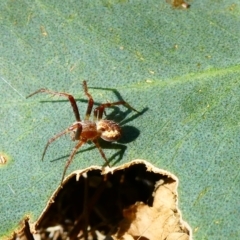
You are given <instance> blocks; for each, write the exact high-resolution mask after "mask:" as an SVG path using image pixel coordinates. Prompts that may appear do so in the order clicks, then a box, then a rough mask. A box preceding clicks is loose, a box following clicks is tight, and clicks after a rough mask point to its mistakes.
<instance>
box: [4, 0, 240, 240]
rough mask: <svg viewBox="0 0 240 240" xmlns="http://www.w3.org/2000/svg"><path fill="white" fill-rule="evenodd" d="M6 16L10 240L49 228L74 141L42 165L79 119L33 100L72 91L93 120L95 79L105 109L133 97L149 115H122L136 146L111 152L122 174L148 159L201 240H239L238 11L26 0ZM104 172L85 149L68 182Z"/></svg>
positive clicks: (51, 102)
mask: <svg viewBox="0 0 240 240" xmlns="http://www.w3.org/2000/svg"><path fill="white" fill-rule="evenodd" d="M0 9H1V10H0V21H1V28H0V36H1V45H0V52H1V56H0V59H1V60H0V94H1V121H0V129H1V138H0V154H1V155H2V156H5V157H6V158H7V159H8V163H7V165H4V166H1V167H0V177H1V182H0V191H1V198H0V233H1V234H0V237H3V236H6V235H7V234H9V233H11V232H12V231H13V230H14V229H15V227H16V226H17V225H18V223H19V221H20V220H21V219H22V218H23V217H24V216H26V215H30V217H31V221H35V220H36V219H37V218H38V216H39V215H40V213H41V211H42V210H43V209H44V206H45V204H46V202H47V201H48V199H49V197H50V196H51V194H52V192H53V191H54V190H55V189H56V187H57V186H58V185H59V182H60V179H61V176H62V172H63V168H64V164H65V162H66V160H67V157H68V156H69V154H70V152H71V149H72V148H73V146H74V142H72V141H71V139H70V137H69V136H66V137H63V138H61V139H59V140H58V141H56V142H54V143H53V144H52V145H51V146H50V147H49V149H48V151H47V153H46V156H45V159H44V161H43V162H41V161H40V159H41V156H42V152H43V149H44V146H45V144H46V142H47V140H48V139H49V138H51V137H52V136H53V135H54V134H56V133H58V132H60V131H62V130H63V129H65V128H67V127H68V126H70V125H71V124H72V123H73V122H74V121H75V119H74V115H73V113H72V109H71V106H70V104H69V102H68V101H67V100H66V99H64V98H61V97H51V96H49V95H46V94H39V95H36V96H33V97H32V98H29V99H25V96H27V95H29V94H30V93H32V92H34V91H36V90H37V89H39V88H42V87H44V88H48V89H51V90H55V91H65V92H69V93H71V94H73V95H74V96H75V98H76V99H77V103H78V105H79V110H80V114H81V117H82V118H84V114H85V111H86V106H87V101H86V96H85V95H84V93H83V91H82V86H81V85H82V81H83V80H84V79H86V80H87V82H88V85H89V91H90V92H91V94H92V95H93V97H94V100H95V103H96V104H100V103H102V102H113V101H119V99H120V98H123V99H124V100H126V101H127V102H129V103H130V104H131V105H132V106H133V107H134V108H136V109H137V110H139V111H140V112H141V113H142V114H140V115H137V114H136V113H135V112H131V111H128V110H126V109H125V108H124V107H120V110H121V111H123V114H122V115H121V116H124V119H121V120H122V121H121V123H122V125H123V129H124V133H125V135H124V136H123V139H122V141H121V142H120V143H119V144H116V145H111V144H109V145H106V148H104V152H105V154H106V155H107V157H108V158H109V159H110V160H111V164H112V165H119V164H122V163H125V162H128V161H130V160H133V159H136V158H141V159H146V160H148V161H149V162H151V163H152V164H154V165H156V166H157V167H159V168H162V169H166V170H167V171H170V172H173V173H174V174H175V175H176V176H178V177H179V179H180V186H179V205H180V209H181V210H182V213H183V218H184V219H185V220H186V221H187V222H188V223H189V224H190V226H191V227H192V228H193V233H194V237H195V238H196V239H219V237H221V238H222V239H228V238H231V239H239V237H240V230H239V199H240V191H239V186H240V176H239V156H240V126H239V118H240V107H239V102H240V97H239V91H240V66H239V59H240V58H239V39H240V28H239V26H240V14H239V12H240V11H239V9H240V5H239V3H236V2H234V1H231V0H226V1H222V0H220V1H217V2H216V1H206V0H203V1H194V2H192V6H191V8H190V9H188V10H180V9H175V8H173V7H172V6H171V5H169V4H167V3H166V2H165V1H157V0H154V1H136V0H132V1H128V0H125V1H123V0H119V1H117V0H102V1H87V0H85V1H75V0H72V1H67V2H64V3H63V2H62V1H61V2H60V1H46V0H45V1H44V0H41V1H35V2H31V1H26V0H24V1H2V2H1V3H0ZM114 89H116V90H117V92H116V91H115V90H114ZM116 93H117V94H116ZM118 93H119V94H120V95H119V94H118ZM111 112H112V111H111V110H108V111H107V114H111ZM121 116H120V117H121ZM113 118H114V119H113V120H115V119H118V116H113ZM116 121H117V120H116ZM121 144H122V145H125V146H126V149H125V152H124V154H123V156H122V157H120V160H119V158H118V152H119V149H120V150H121V149H123V147H121V146H119V145H121ZM104 146H105V145H104ZM102 164H103V160H102V158H101V156H100V154H99V152H98V151H97V149H95V148H93V145H85V146H84V147H83V148H82V149H81V150H80V151H79V153H78V154H77V155H76V156H75V158H74V160H73V162H72V164H71V165H70V167H69V169H68V171H67V173H68V174H69V173H70V172H71V171H73V170H76V169H82V168H85V167H88V166H90V165H102Z"/></svg>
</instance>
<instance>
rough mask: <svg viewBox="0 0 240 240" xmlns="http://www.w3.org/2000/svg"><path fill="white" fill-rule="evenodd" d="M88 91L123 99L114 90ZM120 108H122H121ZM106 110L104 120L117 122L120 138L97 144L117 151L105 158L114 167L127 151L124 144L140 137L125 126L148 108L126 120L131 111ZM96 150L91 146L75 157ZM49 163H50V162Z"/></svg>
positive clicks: (133, 129)
mask: <svg viewBox="0 0 240 240" xmlns="http://www.w3.org/2000/svg"><path fill="white" fill-rule="evenodd" d="M88 88H89V89H101V90H107V91H112V92H114V94H115V95H116V97H117V99H118V101H124V99H123V98H122V96H121V94H120V93H119V92H118V91H117V90H116V89H114V88H100V87H88ZM75 100H76V102H79V101H80V102H84V103H88V100H87V99H75ZM41 102H51V103H52V102H69V100H68V99H66V100H56V101H50V100H43V101H41ZM95 104H96V105H97V106H99V105H101V104H102V103H98V102H95V101H94V105H95ZM121 108H122V107H121ZM107 109H112V111H111V112H110V113H109V114H106V112H104V114H105V117H106V119H108V120H114V121H115V122H117V123H118V124H119V125H120V126H121V129H122V137H121V138H120V140H119V141H117V142H106V141H104V140H102V139H99V144H100V146H101V148H102V149H119V150H118V151H117V152H116V153H114V154H113V155H112V156H111V157H107V159H108V161H109V162H110V163H111V162H112V161H114V162H113V164H111V165H115V164H116V163H118V162H120V161H121V159H122V158H123V155H124V153H125V151H126V150H127V146H125V145H124V144H127V143H130V142H132V141H134V140H135V139H136V138H137V137H138V136H139V135H140V131H139V130H138V129H137V128H135V127H133V126H129V125H125V124H127V123H129V122H131V121H133V120H134V119H136V118H138V117H139V116H141V115H143V114H144V113H145V112H146V111H147V110H148V107H146V108H144V109H143V110H142V111H140V112H139V111H138V112H135V114H134V115H132V116H131V117H130V118H127V116H128V115H129V114H130V113H131V112H133V110H132V109H129V108H127V109H126V110H125V111H123V110H121V109H120V107H119V106H111V107H109V108H107ZM89 144H92V143H91V142H89ZM93 149H96V147H95V146H91V147H89V148H87V149H83V150H79V151H78V152H77V153H76V155H78V154H79V153H82V152H86V151H90V150H93ZM67 157H69V155H65V156H62V157H59V158H56V159H54V160H52V161H57V160H60V159H63V158H67ZM52 161H51V162H52ZM105 165H106V164H104V165H103V166H105Z"/></svg>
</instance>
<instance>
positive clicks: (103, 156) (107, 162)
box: [93, 140, 110, 167]
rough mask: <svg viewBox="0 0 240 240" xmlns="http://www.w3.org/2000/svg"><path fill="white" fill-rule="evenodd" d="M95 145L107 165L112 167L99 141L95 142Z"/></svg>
mask: <svg viewBox="0 0 240 240" xmlns="http://www.w3.org/2000/svg"><path fill="white" fill-rule="evenodd" d="M93 143H94V144H95V146H96V147H97V148H98V150H99V152H100V154H101V156H102V158H103V159H104V160H105V162H106V164H107V165H108V166H109V167H110V165H109V161H108V160H107V158H106V155H105V153H104V152H103V150H102V148H101V147H100V145H99V143H98V141H97V140H93Z"/></svg>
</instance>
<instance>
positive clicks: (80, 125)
mask: <svg viewBox="0 0 240 240" xmlns="http://www.w3.org/2000/svg"><path fill="white" fill-rule="evenodd" d="M83 90H84V93H85V95H86V96H87V98H88V106H87V111H86V114H85V118H84V120H81V118H80V114H79V111H78V106H77V104H76V100H75V99H74V97H73V96H72V95H71V94H68V93H65V92H55V91H51V90H48V89H45V88H41V89H39V90H37V91H36V92H34V93H32V94H30V95H28V96H27V97H26V98H29V97H32V96H33V95H35V94H37V93H43V92H44V93H48V94H52V95H54V96H55V95H56V96H63V97H66V98H68V100H69V101H70V103H71V105H72V109H73V112H74V115H75V118H76V122H74V123H73V124H72V125H71V126H70V127H68V128H67V129H65V130H64V131H62V132H60V133H58V134H56V135H54V136H53V137H52V138H50V139H49V140H48V142H47V144H46V146H45V148H44V151H43V155H42V160H43V159H44V156H45V154H46V151H47V149H48V147H49V145H50V144H51V143H52V142H54V141H55V140H57V139H58V138H60V137H61V136H63V135H65V134H67V133H72V140H73V141H78V142H77V144H76V145H75V147H74V148H73V149H72V152H71V154H70V156H69V158H68V160H67V162H66V164H65V167H64V170H63V175H62V180H61V184H62V182H63V180H64V177H65V174H66V171H67V168H68V167H69V165H70V163H71V162H72V160H73V158H74V156H75V154H76V152H77V151H78V149H79V148H80V147H81V146H82V145H83V144H85V143H86V142H88V141H92V142H93V143H94V144H95V146H96V147H97V148H98V150H99V152H100V154H101V156H102V158H103V159H104V160H105V162H106V164H107V165H108V166H110V165H109V162H108V160H107V158H106V156H105V153H104V152H103V150H102V148H101V147H100V145H99V143H98V139H99V138H102V139H103V140H105V141H108V142H114V141H117V140H119V139H120V137H121V134H122V131H121V127H120V126H119V125H118V124H117V123H115V122H114V121H111V120H107V119H102V117H103V113H104V112H105V108H109V107H112V106H116V105H124V106H125V107H127V108H130V109H132V110H133V111H136V112H138V111H137V110H136V109H134V108H133V107H131V106H130V105H129V104H128V103H127V102H125V101H118V102H113V103H104V104H101V105H99V106H98V107H96V108H95V109H94V111H93V114H94V116H93V121H91V120H89V118H90V115H91V112H92V108H93V104H94V100H93V98H92V95H91V94H90V93H89V92H88V87H87V82H86V81H83Z"/></svg>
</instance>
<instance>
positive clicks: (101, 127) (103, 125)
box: [97, 120, 122, 142]
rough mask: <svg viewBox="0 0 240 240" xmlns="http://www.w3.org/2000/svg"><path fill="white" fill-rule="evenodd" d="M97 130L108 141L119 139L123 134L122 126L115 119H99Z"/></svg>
mask: <svg viewBox="0 0 240 240" xmlns="http://www.w3.org/2000/svg"><path fill="white" fill-rule="evenodd" d="M97 131H98V132H99V134H100V137H101V138H102V139H103V140H105V141H108V142H114V141H117V140H118V139H119V138H120V137H121V135H122V130H121V127H120V126H119V125H118V124H117V123H115V122H114V121H110V120H100V121H98V122H97Z"/></svg>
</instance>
